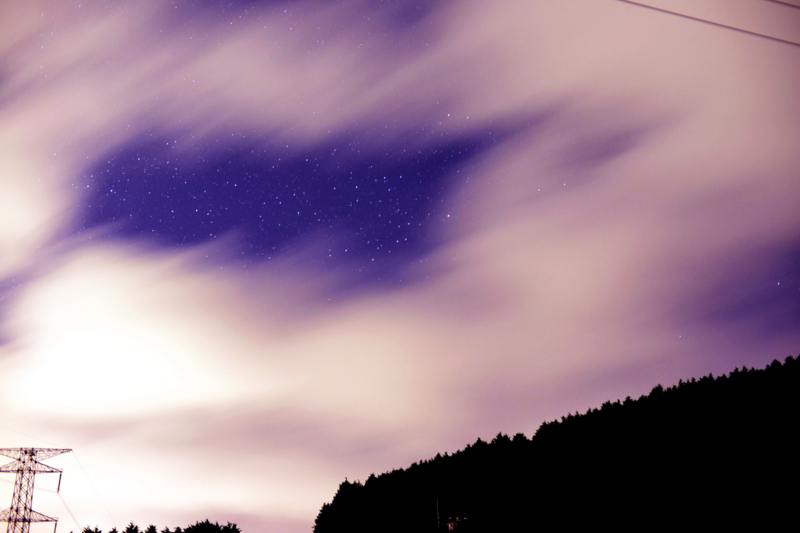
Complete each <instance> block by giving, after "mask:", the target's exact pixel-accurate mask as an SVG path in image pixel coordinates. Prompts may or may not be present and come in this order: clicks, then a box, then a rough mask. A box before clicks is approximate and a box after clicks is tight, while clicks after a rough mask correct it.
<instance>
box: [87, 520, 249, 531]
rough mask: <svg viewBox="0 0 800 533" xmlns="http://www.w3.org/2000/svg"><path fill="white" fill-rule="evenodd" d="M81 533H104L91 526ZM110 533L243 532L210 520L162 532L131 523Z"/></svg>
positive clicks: (151, 527)
mask: <svg viewBox="0 0 800 533" xmlns="http://www.w3.org/2000/svg"><path fill="white" fill-rule="evenodd" d="M81 533H103V532H102V531H101V530H100V529H98V528H97V527H95V528H94V529H92V528H91V527H89V526H86V527H85V528H83V529H82V530H81ZM108 533H242V530H241V529H239V527H238V526H237V525H236V524H231V523H230V522H228V523H227V524H226V525H224V526H221V525H219V524H218V523H217V522H214V523H211V522H209V521H208V520H203V521H202V522H197V523H196V524H193V525H191V526H188V527H186V528H185V529H182V528H181V527H176V528H175V529H170V528H168V527H165V528H164V529H162V530H161V531H159V530H158V529H156V526H153V525H150V526H147V527H146V528H144V529H139V526H137V525H136V524H134V523H133V522H131V523H130V524H128V527H126V528H125V529H123V530H122V531H117V528H112V529H111V530H110V531H109V532H108Z"/></svg>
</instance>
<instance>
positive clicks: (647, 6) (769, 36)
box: [616, 0, 800, 48]
mask: <svg viewBox="0 0 800 533" xmlns="http://www.w3.org/2000/svg"><path fill="white" fill-rule="evenodd" d="M616 1H617V2H622V3H623V4H630V5H632V6H638V7H643V8H646V9H652V10H653V11H658V12H660V13H666V14H668V15H674V16H676V17H681V18H685V19H689V20H694V21H696V22H702V23H703V24H709V25H711V26H717V27H719V28H725V29H726V30H733V31H736V32H739V33H744V34H747V35H752V36H754V37H761V38H762V39H769V40H770V41H776V42H779V43H783V44H788V45H791V46H797V47H798V48H800V43H796V42H794V41H787V40H786V39H781V38H779V37H773V36H771V35H765V34H763V33H757V32H754V31H750V30H745V29H744V28H738V27H736V26H728V25H727V24H721V23H719V22H712V21H710V20H706V19H701V18H698V17H693V16H691V15H686V14H684V13H678V12H677V11H670V10H669V9H662V8H660V7H655V6H651V5H647V4H641V3H639V2H634V1H633V0H616ZM777 3H780V4H783V3H784V2H777ZM786 5H792V4H786ZM794 7H797V6H794Z"/></svg>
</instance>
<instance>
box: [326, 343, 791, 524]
mask: <svg viewBox="0 0 800 533" xmlns="http://www.w3.org/2000/svg"><path fill="white" fill-rule="evenodd" d="M799 378H800V361H798V360H796V359H795V358H792V357H789V358H787V359H786V361H785V362H784V363H783V364H781V363H780V362H779V361H777V360H776V361H773V362H772V363H771V364H770V365H768V366H767V367H766V368H765V369H763V370H754V369H748V368H747V367H744V368H742V369H741V370H739V369H738V368H737V369H735V370H734V371H733V372H731V373H730V374H728V375H722V376H719V377H716V378H715V377H714V376H713V375H711V374H709V375H708V376H705V377H702V378H700V379H697V380H696V379H694V378H693V379H691V380H689V381H680V382H679V383H678V384H677V385H675V386H673V387H669V388H664V387H662V386H661V385H656V386H655V387H654V388H653V389H652V391H651V392H650V394H648V395H646V396H642V397H640V398H639V399H631V398H630V397H628V398H626V399H625V400H624V401H620V400H617V401H615V402H606V403H604V404H603V405H602V406H601V407H600V408H596V409H590V410H588V411H587V412H586V413H583V414H574V415H573V414H570V415H567V416H565V417H562V418H561V420H554V421H552V422H545V423H543V424H542V425H541V426H540V427H539V429H538V430H537V431H536V433H535V434H534V435H533V437H532V438H531V439H528V438H526V437H525V435H523V434H517V435H514V436H513V438H511V437H508V436H507V435H503V434H498V435H497V436H496V437H495V438H494V439H493V440H492V441H491V442H485V441H483V440H481V439H478V440H477V441H476V442H475V443H474V444H472V445H467V446H466V448H464V449H463V450H461V451H458V452H456V453H454V454H452V455H448V454H445V455H443V456H442V455H438V454H437V455H436V457H435V458H433V459H430V460H427V461H422V462H420V463H414V464H412V465H411V466H410V467H409V468H406V469H399V470H394V471H391V472H387V473H384V474H382V475H379V476H375V475H374V474H373V475H370V476H369V478H368V479H367V480H366V481H365V482H363V483H361V482H358V481H356V482H351V481H348V480H345V481H344V482H343V483H342V484H341V485H340V486H339V489H338V491H337V492H336V494H335V496H334V497H333V501H332V502H331V503H326V504H324V505H323V506H322V509H321V510H320V512H319V514H318V516H317V519H316V522H315V526H314V532H315V533H334V532H337V533H338V532H344V531H347V532H349V533H358V532H366V531H378V530H380V531H385V532H400V531H402V532H428V531H431V532H432V531H453V530H455V531H459V532H462V533H467V532H498V531H532V530H540V529H545V530H551V529H564V530H572V529H577V528H584V527H592V528H595V527H599V526H607V527H613V528H615V529H623V530H633V529H636V530H643V529H678V528H679V529H687V528H688V529H696V528H701V527H708V528H714V529H719V528H720V527H724V526H734V525H735V526H737V529H738V528H739V527H745V526H747V525H750V526H751V527H757V528H758V529H761V530H763V529H765V528H766V529H773V527H770V524H771V525H772V526H774V527H777V525H778V524H780V523H781V522H782V521H783V520H789V522H786V523H793V522H795V516H794V513H793V509H795V508H796V506H797V502H798V496H800V489H798V470H799V469H798V460H797V453H798V448H797V441H798V439H797V435H798V433H800V432H799V431H798V420H799V419H798V400H800V379H799ZM437 513H438V519H437Z"/></svg>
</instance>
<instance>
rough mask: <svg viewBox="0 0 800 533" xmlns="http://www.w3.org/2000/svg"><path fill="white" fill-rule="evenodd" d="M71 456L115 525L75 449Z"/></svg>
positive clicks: (115, 524) (115, 523)
mask: <svg viewBox="0 0 800 533" xmlns="http://www.w3.org/2000/svg"><path fill="white" fill-rule="evenodd" d="M72 456H73V457H74V458H75V462H76V463H78V467H79V468H80V469H81V471H82V472H83V475H84V477H86V481H88V482H89V486H90V487H92V490H93V491H94V494H95V496H97V499H98V500H99V501H100V505H102V506H103V509H105V511H106V514H107V515H108V517H109V518H110V519H111V523H112V524H114V527H117V521H116V520H114V516H113V515H112V514H111V511H109V510H108V507H106V504H105V502H104V501H103V498H101V497H100V493H99V492H97V489H96V488H95V487H94V484H93V483H92V480H91V479H89V475H88V474H87V473H86V470H85V469H84V468H83V465H82V464H81V462H80V460H79V459H78V455H77V454H76V453H75V450H73V451H72Z"/></svg>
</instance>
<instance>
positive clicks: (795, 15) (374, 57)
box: [0, 0, 800, 531]
mask: <svg viewBox="0 0 800 533" xmlns="http://www.w3.org/2000/svg"><path fill="white" fill-rule="evenodd" d="M651 5H654V6H659V7H662V8H665V9H670V10H676V11H681V12H684V13H687V14H689V15H691V16H695V17H702V18H706V19H709V20H715V21H717V22H720V23H723V24H727V25H734V26H740V27H747V28H748V29H750V30H752V31H756V32H761V33H766V34H769V35H773V36H776V37H779V38H781V39H786V40H793V41H800V31H798V30H797V28H800V10H794V9H792V8H789V7H786V6H783V7H782V6H779V5H777V4H770V3H767V2H756V1H755V0H747V1H745V0H742V1H741V2H735V3H733V4H731V3H730V2H725V3H721V2H713V1H711V0H709V1H708V2H703V3H702V5H698V4H697V3H695V2H679V1H677V0H675V1H667V0H663V1H660V2H655V1H654V2H652V3H651ZM799 55H800V47H793V46H791V45H786V44H781V43H778V42H775V41H770V40H767V39H762V38H758V37H754V36H749V35H745V34H742V33H738V32H734V31H730V30H725V29H723V28H719V27H712V26H709V25H706V24H703V23H699V22H696V21H690V20H687V19H681V18H679V17H673V16H670V15H666V14H664V13H658V12H655V11H652V10H648V9H645V8H640V7H636V6H631V5H628V4H625V3H623V2H615V1H608V2H595V3H591V5H587V4H586V3H584V2H578V1H575V2H572V1H569V2H567V1H565V2H558V3H552V4H550V3H548V4H545V5H540V4H539V3H530V2H506V3H496V4H488V3H482V4H471V5H465V4H460V3H455V2H441V3H435V4H432V3H427V2H424V3H423V2H414V1H400V2H388V3H377V4H376V3H373V2H345V3H339V2H324V1H320V2H302V3H301V2H289V1H284V2H281V1H272V2H244V1H243V2H232V3H231V2H226V3H225V6H224V7H223V6H222V5H221V4H219V3H216V2H200V1H194V2H189V1H187V2H178V3H167V2H157V1H151V2H135V3H134V2H128V3H124V2H122V3H114V4H107V5H106V4H104V5H100V4H97V5H95V4H94V3H89V4H86V5H83V4H81V5H79V4H75V3H63V4H58V5H55V4H53V3H51V2H38V3H37V2H11V3H8V4H7V5H4V6H3V7H2V8H0V141H2V142H0V161H2V162H3V164H2V166H1V167H0V187H1V188H2V194H1V195H0V298H1V299H0V313H2V322H1V323H0V331H1V332H2V337H0V342H2V344H1V345H0V373H2V375H3V376H4V377H5V381H4V383H6V384H5V385H4V387H3V388H2V390H0V413H2V419H3V422H2V424H0V435H1V436H2V438H3V446H4V447H13V446H31V445H35V446H53V445H54V446H59V447H62V446H67V447H72V448H74V449H75V450H76V454H75V456H65V457H62V458H55V459H53V460H52V461H51V463H52V464H54V465H56V466H61V467H63V468H65V472H66V476H65V478H64V484H63V488H64V490H63V494H62V496H63V500H62V499H59V498H58V497H57V496H56V495H55V494H53V493H52V492H48V490H50V489H52V487H50V485H48V484H47V483H49V481H47V480H46V478H43V480H42V481H41V482H40V481H39V480H38V479H37V487H38V486H41V487H42V488H43V490H41V491H37V494H36V508H37V509H38V510H40V511H41V512H44V513H46V514H51V515H57V516H59V517H60V518H61V519H62V522H63V521H66V522H68V524H65V525H62V527H70V528H73V529H75V530H77V529H78V527H83V526H84V525H87V524H92V525H94V524H98V525H100V526H101V527H103V528H105V529H108V528H110V527H111V526H112V525H113V524H114V523H116V525H117V526H118V527H119V526H124V524H126V523H128V522H129V521H131V520H133V521H135V522H137V523H139V524H145V525H146V524H149V523H156V524H158V525H159V526H160V527H163V526H164V525H169V526H172V527H174V526H176V525H186V524H187V523H190V522H194V521H195V520H199V519H204V518H206V517H208V518H211V519H212V520H219V521H221V522H225V521H228V520H230V521H236V522H238V523H239V524H240V525H242V526H243V527H244V529H245V531H248V530H249V531H261V530H267V529H268V530H273V531H301V530H302V531H307V530H308V528H309V527H310V526H311V523H312V522H313V518H314V516H315V514H316V512H317V511H318V509H319V507H320V506H321V505H322V503H323V502H325V501H328V500H329V499H330V498H331V497H332V495H333V494H334V492H335V489H336V486H337V484H338V483H339V482H340V481H342V480H343V479H344V478H345V477H348V478H350V479H354V478H355V479H358V478H361V479H363V478H365V477H366V476H367V475H369V473H371V472H383V471H386V470H390V469H392V468H397V467H403V466H407V465H408V464H409V463H411V462H412V461H416V460H419V459H422V458H425V457H429V456H432V455H435V453H437V452H444V451H454V450H456V449H458V448H460V447H463V446H464V445H465V444H466V443H467V442H470V441H473V440H474V439H475V438H476V437H478V436H480V437H482V438H491V437H492V436H493V435H494V434H496V433H497V432H498V431H503V432H507V433H515V432H518V431H521V432H524V433H526V434H528V435H530V434H531V433H532V432H533V431H535V429H536V428H537V427H538V425H539V424H540V423H541V422H542V421H543V420H545V419H549V418H554V417H557V416H561V415H562V414H565V413H566V412H568V411H575V410H578V409H580V410H585V409H586V408H587V407H590V406H593V405H597V404H599V403H601V402H603V401H605V400H606V399H609V398H617V397H625V396H627V395H637V394H641V393H643V392H645V391H646V390H649V388H651V387H652V386H653V385H654V384H655V383H657V382H662V383H664V384H665V385H666V384H668V383H672V382H675V381H677V380H678V379H679V378H686V377H689V376H691V375H698V374H702V373H708V372H714V373H715V374H717V373H720V372H725V371H728V370H730V369H732V368H733V367H734V366H741V365H743V364H746V365H747V366H753V365H756V366H758V365H763V364H764V363H766V362H768V361H771V360H772V359H773V358H776V357H777V358H783V357H785V356H787V355H790V354H796V353H797V349H798V345H800V307H799V306H798V302H800V266H798V259H799V257H798V250H799V249H800V248H799V246H800V217H798V215H797V208H796V206H797V205H798V200H800V180H798V175H797V169H798V168H800V166H799V164H800V156H798V152H797V150H796V147H797V146H798V141H800V127H798V124H800V121H798V120H797V119H798V114H800V99H799V98H798V95H797V91H796V90H795V88H796V87H797V86H798V82H800V79H799V78H800V70H799V69H798V68H797V65H798V64H800V62H798V56H799ZM76 458H79V459H80V461H81V462H80V463H79V462H78V461H77V459H76ZM39 483H41V485H39ZM11 488H12V487H11V485H10V484H8V483H4V484H2V485H0V499H2V498H7V500H8V499H10V494H11ZM65 504H66V506H67V507H66V508H65V507H64V505H65ZM72 521H77V522H79V523H78V524H73V523H72Z"/></svg>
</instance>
